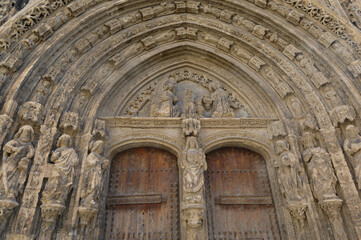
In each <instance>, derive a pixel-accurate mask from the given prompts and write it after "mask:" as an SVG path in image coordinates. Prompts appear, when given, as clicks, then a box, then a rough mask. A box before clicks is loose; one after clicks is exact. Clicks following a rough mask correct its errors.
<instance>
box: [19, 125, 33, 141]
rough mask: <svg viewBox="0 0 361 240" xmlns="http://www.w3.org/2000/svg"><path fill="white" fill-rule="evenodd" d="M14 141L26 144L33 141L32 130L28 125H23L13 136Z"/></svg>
mask: <svg viewBox="0 0 361 240" xmlns="http://www.w3.org/2000/svg"><path fill="white" fill-rule="evenodd" d="M15 138H16V139H19V140H20V141H22V142H25V143H28V142H32V141H34V129H33V127H31V126H30V125H25V126H23V127H21V128H20V129H19V131H18V132H17V133H16V135H15Z"/></svg>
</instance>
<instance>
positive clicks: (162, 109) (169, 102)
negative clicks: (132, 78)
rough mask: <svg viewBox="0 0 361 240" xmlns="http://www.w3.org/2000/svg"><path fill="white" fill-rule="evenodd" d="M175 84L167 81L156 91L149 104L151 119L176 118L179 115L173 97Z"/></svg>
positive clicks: (175, 99) (176, 100) (175, 100)
mask: <svg viewBox="0 0 361 240" xmlns="http://www.w3.org/2000/svg"><path fill="white" fill-rule="evenodd" d="M175 85H176V82H175V81H174V80H172V79H169V80H167V81H165V82H164V84H163V85H162V86H161V89H159V88H158V89H157V90H156V91H155V94H154V96H153V99H152V102H151V110H150V116H151V117H178V116H179V113H180V109H179V106H178V105H177V102H178V98H177V96H176V95H175Z"/></svg>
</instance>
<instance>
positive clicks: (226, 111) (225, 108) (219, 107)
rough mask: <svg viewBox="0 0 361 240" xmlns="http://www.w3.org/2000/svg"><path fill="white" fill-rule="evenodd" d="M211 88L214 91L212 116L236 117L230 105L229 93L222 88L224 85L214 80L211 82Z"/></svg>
mask: <svg viewBox="0 0 361 240" xmlns="http://www.w3.org/2000/svg"><path fill="white" fill-rule="evenodd" d="M209 90H210V91H211V92H212V93H211V99H212V101H213V115H212V117H234V112H233V111H232V109H231V108H230V105H229V100H228V93H227V92H226V90H224V89H223V88H222V85H221V84H220V83H219V82H218V81H216V80H213V81H212V82H210V83H209Z"/></svg>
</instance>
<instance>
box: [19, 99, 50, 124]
mask: <svg viewBox="0 0 361 240" xmlns="http://www.w3.org/2000/svg"><path fill="white" fill-rule="evenodd" d="M43 112H44V108H43V106H42V105H41V104H40V103H37V102H32V101H30V102H26V103H24V104H23V105H22V106H21V107H20V109H19V112H18V114H19V117H20V120H19V121H20V122H21V123H22V124H29V125H32V126H39V125H40V124H41V121H42V120H43Z"/></svg>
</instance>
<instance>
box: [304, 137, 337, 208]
mask: <svg viewBox="0 0 361 240" xmlns="http://www.w3.org/2000/svg"><path fill="white" fill-rule="evenodd" d="M303 146H304V148H305V150H304V151H303V153H302V155H303V159H304V161H305V162H306V163H307V170H308V174H309V176H310V182H311V188H312V192H313V195H314V196H315V198H316V199H317V200H318V201H320V202H321V201H324V200H327V199H337V198H338V197H337V196H336V188H335V187H336V182H337V179H336V176H335V173H334V171H333V168H332V165H331V157H330V154H328V153H327V152H326V150H325V149H323V148H321V147H317V146H316V140H315V137H314V134H312V133H309V132H307V133H305V134H304V136H303Z"/></svg>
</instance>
